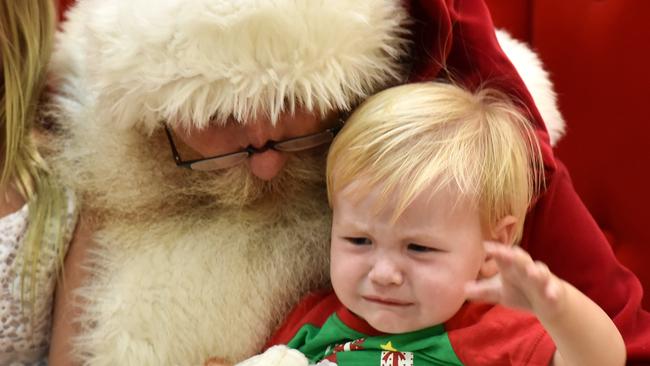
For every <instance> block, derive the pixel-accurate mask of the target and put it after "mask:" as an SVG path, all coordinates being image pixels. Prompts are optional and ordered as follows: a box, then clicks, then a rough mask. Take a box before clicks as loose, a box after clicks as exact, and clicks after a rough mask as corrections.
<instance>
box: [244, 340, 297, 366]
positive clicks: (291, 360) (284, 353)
mask: <svg viewBox="0 0 650 366" xmlns="http://www.w3.org/2000/svg"><path fill="white" fill-rule="evenodd" d="M308 365H309V361H308V360H307V357H305V355H303V354H302V353H300V351H297V350H295V349H291V348H289V347H287V346H284V345H278V346H273V347H271V348H269V349H267V350H266V352H264V353H262V354H260V355H257V356H253V357H251V358H249V359H247V360H245V361H242V362H240V363H238V364H237V365H236V366H308Z"/></svg>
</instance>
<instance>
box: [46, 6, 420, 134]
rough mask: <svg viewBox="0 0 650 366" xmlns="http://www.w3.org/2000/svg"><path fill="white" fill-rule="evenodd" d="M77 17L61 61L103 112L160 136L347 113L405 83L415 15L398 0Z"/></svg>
mask: <svg viewBox="0 0 650 366" xmlns="http://www.w3.org/2000/svg"><path fill="white" fill-rule="evenodd" d="M68 19H69V21H68V22H67V23H66V24H65V25H64V30H63V33H62V34H61V35H60V36H59V37H60V38H59V39H60V43H59V50H58V54H57V55H55V62H58V63H68V65H60V66H59V67H62V68H64V69H68V71H70V70H73V72H72V73H73V74H76V75H75V76H74V77H77V78H78V79H77V80H76V81H73V82H75V84H76V85H77V87H79V86H81V87H82V88H84V89H85V92H86V93H87V95H86V97H87V96H88V95H90V96H92V97H93V99H95V98H96V99H95V100H96V101H97V103H98V104H97V108H98V109H97V112H98V113H107V114H108V115H109V116H110V118H111V120H112V121H114V123H117V124H119V125H121V126H123V127H132V126H134V125H138V124H143V126H144V127H145V128H146V129H148V130H151V129H153V128H155V127H156V126H157V125H158V123H159V121H160V120H161V119H165V120H168V121H169V122H170V123H172V124H181V125H183V126H185V127H189V126H196V127H202V126H205V125H207V124H208V123H209V122H211V121H212V120H214V119H215V118H216V119H217V120H219V121H223V120H225V119H226V118H228V117H229V116H233V117H234V118H235V119H237V120H239V121H247V120H249V119H251V118H255V117H256V116H258V115H261V114H263V115H264V116H266V117H270V118H271V119H272V120H273V121H275V120H277V118H278V116H279V115H280V113H281V112H282V111H284V110H289V111H293V110H295V109H296V108H297V107H298V106H301V107H304V108H306V109H308V110H313V111H320V112H321V113H324V112H326V111H329V110H332V109H341V110H345V109H349V108H350V106H351V105H352V104H354V103H355V102H357V101H359V100H360V99H362V98H364V97H365V96H367V95H369V94H372V93H373V92H374V91H376V90H377V89H378V88H380V87H383V86H384V85H386V84H387V83H390V82H395V81H396V80H398V79H399V75H400V72H399V58H400V57H401V56H403V55H404V54H405V53H406V50H405V45H406V41H405V33H406V31H405V22H406V20H407V19H408V14H407V12H406V10H405V9H404V8H403V7H402V5H401V1H400V0H192V1H187V0H164V1H163V0H157V1H155V2H152V1H150V0H110V1H107V0H80V1H79V2H78V4H77V5H76V6H75V7H74V8H73V9H71V11H70V12H69V14H68ZM55 67H56V66H55ZM79 83H83V84H85V85H79Z"/></svg>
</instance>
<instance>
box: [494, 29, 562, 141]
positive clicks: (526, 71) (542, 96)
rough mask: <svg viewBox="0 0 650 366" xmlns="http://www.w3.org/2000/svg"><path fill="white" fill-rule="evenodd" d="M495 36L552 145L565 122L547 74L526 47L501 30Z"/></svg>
mask: <svg viewBox="0 0 650 366" xmlns="http://www.w3.org/2000/svg"><path fill="white" fill-rule="evenodd" d="M496 33H497V39H498V40H499V44H500V45H501V48H502V49H503V51H504V52H505V53H506V55H507V56H508V58H509V59H510V62H512V64H513V65H514V66H515V68H516V69H517V72H518V73H519V76H520V77H521V78H522V79H523V81H524V84H526V87H527V88H528V91H529V92H530V94H531V95H532V97H533V100H534V101H535V105H536V106H537V109H538V110H539V113H540V114H541V115H542V118H543V119H544V123H546V129H547V131H548V134H549V137H550V139H551V145H555V144H556V143H557V141H558V140H559V139H560V138H561V137H562V136H563V135H564V129H565V122H564V118H563V117H562V114H561V113H560V110H559V108H558V105H557V95H556V94H555V90H553V83H552V81H551V79H550V76H549V74H548V72H547V71H546V70H544V66H543V64H542V61H541V60H540V58H539V56H537V54H536V53H535V52H533V51H532V50H531V49H530V47H528V45H526V44H525V43H523V42H520V41H517V40H516V39H514V38H512V36H510V34H508V33H507V32H506V31H504V30H497V32H496Z"/></svg>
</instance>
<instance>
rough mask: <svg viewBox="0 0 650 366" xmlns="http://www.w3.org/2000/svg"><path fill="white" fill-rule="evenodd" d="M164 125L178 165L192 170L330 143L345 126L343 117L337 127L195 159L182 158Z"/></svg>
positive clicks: (219, 166) (227, 165)
mask: <svg viewBox="0 0 650 366" xmlns="http://www.w3.org/2000/svg"><path fill="white" fill-rule="evenodd" d="M163 125H164V127H165V133H166V134H167V138H168V139H169V146H170V147H171V149H172V155H173V156H174V161H175V162H176V166H179V167H183V168H187V169H192V170H202V171H210V170H219V169H226V168H230V167H232V166H235V165H237V164H241V163H243V162H244V161H246V159H248V158H249V157H251V155H253V154H259V153H263V152H265V151H267V150H269V149H271V150H276V151H282V152H298V151H304V150H309V149H313V148H316V147H319V146H323V145H326V144H329V143H330V142H332V140H333V139H334V137H335V136H336V134H337V133H338V132H339V131H340V130H341V128H343V119H339V122H338V125H337V126H336V127H332V128H328V129H326V130H324V131H321V132H317V133H313V134H309V135H305V136H298V137H293V138H290V139H287V140H282V141H269V142H267V143H266V145H264V146H262V147H260V148H255V147H253V146H248V147H246V148H245V149H243V150H240V151H236V152H232V153H228V154H223V155H217V156H211V157H207V158H201V159H194V160H183V159H181V156H180V154H179V153H178V150H177V149H176V144H175V143H174V138H173V137H172V132H171V131H170V130H169V126H167V124H166V123H163Z"/></svg>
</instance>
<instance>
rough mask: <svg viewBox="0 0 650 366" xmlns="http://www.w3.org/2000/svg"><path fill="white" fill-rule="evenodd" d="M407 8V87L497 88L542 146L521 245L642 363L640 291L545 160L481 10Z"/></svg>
mask: <svg viewBox="0 0 650 366" xmlns="http://www.w3.org/2000/svg"><path fill="white" fill-rule="evenodd" d="M408 6H409V8H410V9H409V10H410V12H411V13H412V15H413V17H414V18H415V22H414V23H413V47H414V52H413V58H412V60H411V64H412V69H411V77H410V78H411V80H413V81H422V80H431V79H435V78H439V77H452V78H454V79H456V80H458V81H460V82H461V83H463V84H465V85H466V86H469V87H476V86H479V85H489V86H493V87H498V88H500V89H501V90H504V91H506V92H508V93H509V94H510V95H512V96H514V98H515V99H517V100H519V101H520V102H521V103H522V106H523V107H524V109H525V110H527V111H529V112H530V116H531V118H532V120H533V122H534V123H535V125H536V128H537V133H538V137H539V139H540V141H541V145H542V152H543V156H544V164H545V168H546V169H545V170H546V172H545V173H546V178H547V187H546V191H545V192H544V193H543V194H542V195H541V196H540V197H539V199H538V200H537V202H536V204H535V205H534V207H532V209H531V211H530V213H529V214H528V216H527V218H526V225H525V229H524V230H525V231H524V237H523V240H522V246H523V247H524V248H525V249H526V250H528V251H529V252H530V253H531V255H532V256H533V257H534V258H535V259H538V260H541V261H543V262H545V263H546V264H548V266H549V267H550V268H551V270H552V271H553V272H554V273H556V274H557V275H558V276H560V277H562V278H563V279H565V280H567V281H568V282H570V283H572V284H573V285H574V286H576V287H577V288H578V289H580V290H581V291H582V292H584V293H585V294H586V295H587V296H589V297H590V298H591V299H593V300H594V301H595V302H597V303H598V304H599V305H600V306H601V307H602V308H603V309H604V310H605V311H606V312H607V313H608V314H609V315H610V316H611V317H612V318H613V319H614V322H615V323H616V325H617V326H618V328H619V330H620V331H621V333H622V334H623V338H624V339H625V342H626V345H627V351H628V363H629V364H647V363H650V314H649V313H648V312H646V311H644V310H643V309H642V308H641V299H642V297H643V290H642V287H641V284H640V282H639V280H638V279H637V278H636V277H635V276H634V274H632V273H631V272H630V271H629V270H627V269H626V268H625V267H623V266H622V265H621V264H620V263H619V262H618V261H617V259H616V257H615V256H614V254H613V252H612V249H611V247H610V245H609V243H608V242H607V240H606V238H605V236H604V235H603V233H602V232H601V230H600V228H599V227H598V226H597V224H596V223H595V221H594V220H593V218H592V217H591V215H590V213H589V212H588V211H587V209H586V208H585V206H584V205H583V203H582V201H581V200H580V198H579V197H578V195H577V193H576V192H575V190H574V188H573V185H572V183H571V179H570V177H569V173H568V172H567V171H566V168H565V167H564V165H563V164H562V163H561V162H559V161H558V160H557V159H556V158H555V157H554V156H553V151H552V148H551V146H550V143H549V140H548V135H547V133H546V128H545V126H544V123H543V121H542V118H541V117H540V114H539V112H538V110H537V108H536V107H535V105H534V103H533V101H532V98H531V96H530V94H529V93H528V91H527V90H526V88H525V87H524V84H523V82H522V80H521V79H520V78H519V75H518V74H517V72H516V71H515V69H514V67H513V66H512V64H511V63H510V62H509V61H508V59H507V58H506V56H505V55H504V53H503V52H502V51H501V49H500V47H499V46H498V43H497V40H496V37H495V35H494V29H493V28H494V27H493V24H492V20H491V17H490V14H489V11H488V9H487V6H486V4H485V3H484V2H483V1H482V0H413V1H411V2H408ZM441 60H442V61H441Z"/></svg>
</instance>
